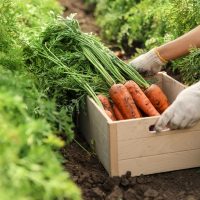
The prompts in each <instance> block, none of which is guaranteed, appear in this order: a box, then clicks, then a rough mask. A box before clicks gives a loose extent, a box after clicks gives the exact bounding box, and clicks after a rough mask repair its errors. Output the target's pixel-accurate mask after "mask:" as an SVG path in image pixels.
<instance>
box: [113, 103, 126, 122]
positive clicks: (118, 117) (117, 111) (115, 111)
mask: <svg viewBox="0 0 200 200" xmlns="http://www.w3.org/2000/svg"><path fill="white" fill-rule="evenodd" d="M113 111H114V113H115V117H116V119H117V120H123V119H124V117H123V116H122V114H121V112H120V111H119V109H118V108H117V106H116V105H115V104H114V105H113Z"/></svg>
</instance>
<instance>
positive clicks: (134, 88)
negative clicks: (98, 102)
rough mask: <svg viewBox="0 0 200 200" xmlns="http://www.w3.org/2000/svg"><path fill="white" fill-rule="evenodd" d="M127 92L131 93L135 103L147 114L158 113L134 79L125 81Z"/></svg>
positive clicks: (154, 114)
mask: <svg viewBox="0 0 200 200" xmlns="http://www.w3.org/2000/svg"><path fill="white" fill-rule="evenodd" d="M124 85H125V86H126V88H127V89H128V91H129V93H130V94H131V96H132V98H133V100H134V101H135V104H136V105H137V106H138V108H140V109H141V110H142V111H143V112H144V113H145V114H147V115H148V116H157V115H160V114H159V112H158V111H157V110H156V109H155V107H154V106H153V105H152V103H151V101H150V100H149V99H148V98H147V96H146V95H145V94H144V92H143V91H142V90H141V88H140V87H139V86H138V85H137V84H136V83H135V82H134V81H127V82H126V83H125V84H124Z"/></svg>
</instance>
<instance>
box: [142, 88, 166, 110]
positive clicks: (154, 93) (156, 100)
mask: <svg viewBox="0 0 200 200" xmlns="http://www.w3.org/2000/svg"><path fill="white" fill-rule="evenodd" d="M145 94H146V96H147V97H148V98H149V100H150V101H151V103H152V104H153V105H154V107H155V108H156V109H157V111H158V112H159V113H163V112H164V111H165V110H166V109H167V108H168V107H169V101H168V99H167V97H166V95H165V94H164V93H163V91H162V90H161V88H160V87H159V86H158V85H156V84H152V85H150V87H148V88H147V89H146V90H145Z"/></svg>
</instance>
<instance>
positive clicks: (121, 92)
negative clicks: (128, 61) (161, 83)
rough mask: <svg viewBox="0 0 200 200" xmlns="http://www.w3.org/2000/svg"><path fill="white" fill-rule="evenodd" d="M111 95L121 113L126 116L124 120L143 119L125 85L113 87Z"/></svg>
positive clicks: (110, 91)
mask: <svg viewBox="0 0 200 200" xmlns="http://www.w3.org/2000/svg"><path fill="white" fill-rule="evenodd" d="M109 94H110V97H111V99H112V100H113V102H114V103H115V105H116V106H117V107H118V109H119V111H120V112H121V113H122V115H123V116H124V119H132V118H139V117H141V116H140V113H139V112H138V109H137V107H136V105H135V102H134V101H133V98H132V97H131V95H130V93H129V91H128V90H127V88H126V87H125V86H124V85H123V84H114V85H112V87H111V88H110V90H109Z"/></svg>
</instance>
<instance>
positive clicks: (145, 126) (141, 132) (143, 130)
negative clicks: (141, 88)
mask: <svg viewBox="0 0 200 200" xmlns="http://www.w3.org/2000/svg"><path fill="white" fill-rule="evenodd" d="M158 118H159V117H157V116H156V117H147V118H143V119H131V120H124V121H119V122H118V123H116V124H117V132H118V140H119V141H129V140H134V139H139V138H147V137H154V136H155V132H151V131H149V127H150V126H151V125H154V124H155V123H156V121H157V120H158ZM114 123H115V122H114ZM198 130H199V131H200V123H198V124H197V125H196V126H194V127H192V128H190V129H182V130H173V131H172V130H168V131H163V132H161V133H156V135H169V134H170V135H171V134H176V133H177V134H180V133H186V132H192V131H198Z"/></svg>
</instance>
